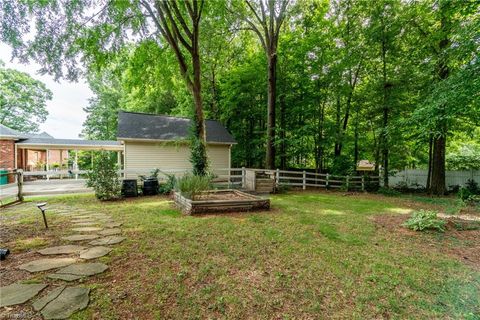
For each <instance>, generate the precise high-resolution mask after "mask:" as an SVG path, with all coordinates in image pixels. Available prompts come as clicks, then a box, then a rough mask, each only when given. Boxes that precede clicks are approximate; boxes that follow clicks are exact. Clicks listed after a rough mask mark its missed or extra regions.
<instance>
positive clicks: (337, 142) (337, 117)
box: [333, 93, 342, 159]
mask: <svg viewBox="0 0 480 320" xmlns="http://www.w3.org/2000/svg"><path fill="white" fill-rule="evenodd" d="M340 112H341V101H340V94H339V93H338V94H337V104H336V114H335V128H337V130H336V131H337V132H336V133H335V147H334V150H333V155H334V157H335V159H337V158H338V157H340V154H341V153H342V150H341V148H342V146H341V145H340V131H341V130H342V128H341V120H340V117H341V116H340Z"/></svg>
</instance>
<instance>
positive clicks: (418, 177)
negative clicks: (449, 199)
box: [389, 169, 480, 187]
mask: <svg viewBox="0 0 480 320" xmlns="http://www.w3.org/2000/svg"><path fill="white" fill-rule="evenodd" d="M427 176H428V171H427V170H417V169H415V170H403V171H399V172H397V173H396V174H395V175H394V176H390V177H389V183H390V186H392V187H394V186H395V185H397V184H399V183H406V184H407V185H408V186H409V187H414V186H416V185H418V186H422V187H426V184H427ZM469 179H472V180H474V181H476V182H477V183H479V184H480V170H470V171H446V172H445V180H446V185H447V187H448V186H453V185H460V186H463V185H465V182H467V180H469Z"/></svg>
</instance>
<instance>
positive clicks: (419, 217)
mask: <svg viewBox="0 0 480 320" xmlns="http://www.w3.org/2000/svg"><path fill="white" fill-rule="evenodd" d="M403 225H404V226H406V227H407V228H409V229H412V230H415V231H423V230H437V231H441V232H443V231H445V225H446V221H445V220H442V219H440V218H438V217H437V212H436V211H430V210H419V211H415V212H413V213H412V215H411V217H410V218H409V219H408V220H407V221H405V222H404V224H403Z"/></svg>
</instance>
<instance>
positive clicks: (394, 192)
mask: <svg viewBox="0 0 480 320" xmlns="http://www.w3.org/2000/svg"><path fill="white" fill-rule="evenodd" d="M377 193H380V194H383V195H384V196H389V197H395V196H399V195H400V194H401V193H400V192H398V191H397V190H394V189H390V188H385V187H380V188H378V191H377Z"/></svg>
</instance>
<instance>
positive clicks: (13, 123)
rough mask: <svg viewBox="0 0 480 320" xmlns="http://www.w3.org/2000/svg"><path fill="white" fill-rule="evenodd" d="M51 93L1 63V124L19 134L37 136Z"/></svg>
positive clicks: (21, 73)
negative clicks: (32, 133) (35, 134)
mask: <svg viewBox="0 0 480 320" xmlns="http://www.w3.org/2000/svg"><path fill="white" fill-rule="evenodd" d="M51 99H52V92H51V91H50V90H49V89H47V87H46V86H45V84H43V83H42V82H41V81H38V80H35V79H33V78H32V77H31V76H30V75H28V74H27V73H24V72H20V71H17V70H13V69H8V68H5V67H4V63H3V62H2V61H1V60H0V123H1V124H3V125H5V126H7V127H10V128H12V129H15V130H19V131H21V132H36V131H38V125H39V124H40V123H42V122H45V120H46V119H47V116H48V111H47V109H46V103H47V101H48V100H51Z"/></svg>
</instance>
